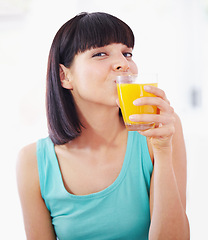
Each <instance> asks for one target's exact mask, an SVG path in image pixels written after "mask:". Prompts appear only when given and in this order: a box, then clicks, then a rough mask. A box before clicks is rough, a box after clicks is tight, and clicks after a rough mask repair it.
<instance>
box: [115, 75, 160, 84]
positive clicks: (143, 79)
mask: <svg viewBox="0 0 208 240" xmlns="http://www.w3.org/2000/svg"><path fill="white" fill-rule="evenodd" d="M116 83H118V84H119V83H138V84H145V83H158V73H138V74H130V73H126V74H125V73H124V74H122V75H118V76H116Z"/></svg>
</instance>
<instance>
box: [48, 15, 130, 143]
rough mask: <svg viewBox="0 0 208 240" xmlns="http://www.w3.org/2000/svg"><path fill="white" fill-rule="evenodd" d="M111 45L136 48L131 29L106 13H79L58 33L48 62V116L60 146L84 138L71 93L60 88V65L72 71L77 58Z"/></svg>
mask: <svg viewBox="0 0 208 240" xmlns="http://www.w3.org/2000/svg"><path fill="white" fill-rule="evenodd" d="M111 43H123V44H125V45H126V46H127V47H129V48H133V47H134V34H133V32H132V30H131V29H130V27H129V26H128V25H127V24H126V23H124V22H123V21H121V20H120V19H118V18H117V17H115V16H112V15H110V14H107V13H102V12H95V13H86V12H84V13H80V14H78V15H76V16H75V17H74V18H72V19H70V20H69V21H68V22H66V23H65V24H64V25H63V26H62V27H61V28H60V29H59V31H58V32H57V33H56V35H55V37H54V40H53V42H52V46H51V49H50V53H49V58H48V69H47V81H46V113H47V121H48V132H49V137H50V138H51V140H52V141H53V143H54V144H56V145H61V144H64V143H66V142H69V141H70V140H72V139H74V138H76V137H77V136H79V135H80V134H81V128H82V127H83V126H82V124H81V122H80V120H79V117H78V114H77V111H76V107H75V102H74V99H73V96H72V94H71V92H70V90H68V89H65V88H63V87H62V86H61V80H60V72H59V71H60V70H59V66H60V64H63V65H64V66H65V67H67V68H69V67H70V66H71V64H72V62H73V59H74V57H75V55H76V54H78V53H79V52H84V51H86V50H88V49H91V48H96V47H102V46H106V45H108V44H111Z"/></svg>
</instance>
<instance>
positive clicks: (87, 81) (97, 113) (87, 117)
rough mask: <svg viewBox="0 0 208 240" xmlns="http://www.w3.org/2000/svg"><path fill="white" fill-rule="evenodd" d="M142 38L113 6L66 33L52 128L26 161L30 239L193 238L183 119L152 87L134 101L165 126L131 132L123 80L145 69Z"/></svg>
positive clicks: (55, 66)
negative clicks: (138, 56) (121, 93)
mask: <svg viewBox="0 0 208 240" xmlns="http://www.w3.org/2000/svg"><path fill="white" fill-rule="evenodd" d="M133 47H134V35H133V33H132V31H131V29H130V28H129V27H128V26H127V25H126V24H125V23H124V22H122V21H121V20H119V19H118V18H116V17H114V16H111V15H109V14H105V13H91V14H88V13H81V14H79V15H77V16H75V17H74V18H73V19H71V20H69V21H68V22H67V23H65V24H64V25H63V26H62V27H61V28H60V30H59V31H58V32H57V34H56V36H55V38H54V40H53V43H52V46H51V50H50V55H49V60H48V72H47V92H46V107H47V118H48V129H49V137H48V138H45V139H41V140H39V141H38V142H37V143H33V144H31V145H29V146H26V147H24V148H23V149H22V150H21V152H20V154H19V160H18V163H17V179H18V188H19V194H20V199H21V204H22V209H23V215H24V223H25V229H26V235H27V238H28V239H38V240H40V239H44V240H47V239H56V237H57V238H59V239H60V240H64V239H99V240H100V239H131V240H132V239H148V238H149V239H160V240H161V239H174V240H175V239H189V224H188V220H187V217H186V212H185V209H186V153H185V146H184V140H183V134H182V128H181V123H180V120H179V118H178V117H177V115H176V114H175V113H174V110H173V108H172V107H171V106H170V104H169V101H168V100H167V98H166V96H165V93H164V92H163V91H162V90H161V89H159V88H155V87H149V89H146V91H148V92H150V93H153V94H155V95H156V96H157V97H154V98H143V99H140V100H136V101H135V104H136V105H148V104H149V105H156V106H157V107H158V108H159V109H160V114H158V115H133V116H131V119H132V120H134V121H138V122H140V121H144V122H155V123H156V125H158V127H157V128H154V129H150V130H147V131H144V132H140V133H138V132H128V131H127V130H126V128H125V126H124V123H123V120H122V117H121V115H120V112H119V107H118V105H117V102H118V100H117V98H118V97H117V92H116V84H115V81H114V80H115V77H116V76H117V75H120V74H122V73H128V74H136V73H137V67H136V64H135V63H134V61H133V59H132V49H133ZM153 166H154V168H153ZM153 169H154V170H153Z"/></svg>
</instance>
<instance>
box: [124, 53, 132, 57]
mask: <svg viewBox="0 0 208 240" xmlns="http://www.w3.org/2000/svg"><path fill="white" fill-rule="evenodd" d="M123 55H124V57H127V58H131V57H132V56H133V54H132V53H131V52H125V53H123Z"/></svg>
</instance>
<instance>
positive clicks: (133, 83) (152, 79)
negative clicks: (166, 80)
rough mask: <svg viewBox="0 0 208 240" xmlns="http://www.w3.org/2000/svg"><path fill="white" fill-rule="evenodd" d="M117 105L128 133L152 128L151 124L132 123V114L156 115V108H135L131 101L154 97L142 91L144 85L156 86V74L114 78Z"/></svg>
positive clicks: (145, 106) (150, 106) (152, 124)
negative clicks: (118, 104) (117, 98)
mask: <svg viewBox="0 0 208 240" xmlns="http://www.w3.org/2000/svg"><path fill="white" fill-rule="evenodd" d="M116 84H117V91H118V97H119V103H120V107H121V112H122V116H123V119H124V123H125V125H126V128H127V129H128V131H144V130H147V129H149V128H153V127H154V126H155V124H154V123H153V122H133V121H131V120H129V116H130V115H133V114H157V106H152V105H144V106H135V105H134V104H133V101H134V100H136V99H137V98H142V97H155V95H154V94H151V93H148V92H146V91H145V90H144V86H145V85H151V86H155V87H157V86H158V77H157V74H138V75H121V76H117V77H116Z"/></svg>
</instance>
